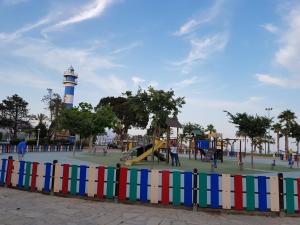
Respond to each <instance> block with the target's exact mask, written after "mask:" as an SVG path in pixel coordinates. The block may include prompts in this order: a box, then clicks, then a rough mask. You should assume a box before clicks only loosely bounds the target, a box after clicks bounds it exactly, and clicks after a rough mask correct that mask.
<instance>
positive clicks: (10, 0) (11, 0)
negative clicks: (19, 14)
mask: <svg viewBox="0 0 300 225" xmlns="http://www.w3.org/2000/svg"><path fill="white" fill-rule="evenodd" d="M28 1H29V0H2V1H1V2H2V3H3V4H4V5H17V4H20V3H24V2H28Z"/></svg>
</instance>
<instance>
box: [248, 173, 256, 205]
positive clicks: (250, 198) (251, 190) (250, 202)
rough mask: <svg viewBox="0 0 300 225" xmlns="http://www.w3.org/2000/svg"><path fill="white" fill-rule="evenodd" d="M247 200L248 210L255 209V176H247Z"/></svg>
mask: <svg viewBox="0 0 300 225" xmlns="http://www.w3.org/2000/svg"><path fill="white" fill-rule="evenodd" d="M246 200H247V207H246V209H247V211H254V210H255V193H254V177H253V176H246Z"/></svg>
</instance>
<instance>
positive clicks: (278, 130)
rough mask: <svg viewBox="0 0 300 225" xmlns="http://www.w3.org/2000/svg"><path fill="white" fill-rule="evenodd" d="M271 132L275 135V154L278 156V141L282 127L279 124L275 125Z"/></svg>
mask: <svg viewBox="0 0 300 225" xmlns="http://www.w3.org/2000/svg"><path fill="white" fill-rule="evenodd" d="M272 130H273V131H274V132H275V133H276V143H277V154H279V140H280V138H281V137H282V127H281V124H280V123H275V124H274V125H273V126H272Z"/></svg>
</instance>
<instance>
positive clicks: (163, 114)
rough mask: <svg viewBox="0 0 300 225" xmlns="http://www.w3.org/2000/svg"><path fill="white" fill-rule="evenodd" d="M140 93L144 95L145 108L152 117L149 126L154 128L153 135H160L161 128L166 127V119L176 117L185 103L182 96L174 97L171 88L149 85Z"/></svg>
mask: <svg viewBox="0 0 300 225" xmlns="http://www.w3.org/2000/svg"><path fill="white" fill-rule="evenodd" d="M141 94H143V95H144V96H145V97H144V98H145V99H146V102H147V103H146V105H147V109H148V112H149V114H150V115H151V119H152V124H151V126H152V127H154V128H155V129H154V135H158V136H160V133H161V129H165V128H166V127H167V125H166V119H167V118H168V117H174V118H177V115H178V113H179V112H180V108H182V106H183V105H184V104H185V100H184V97H177V98H176V97H175V93H174V91H173V90H169V91H164V90H156V89H154V88H153V87H149V88H148V91H147V92H146V91H144V92H143V93H141Z"/></svg>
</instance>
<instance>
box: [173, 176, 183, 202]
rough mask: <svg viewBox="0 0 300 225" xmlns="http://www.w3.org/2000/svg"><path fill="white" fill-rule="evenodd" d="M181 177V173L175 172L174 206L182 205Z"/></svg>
mask: <svg viewBox="0 0 300 225" xmlns="http://www.w3.org/2000/svg"><path fill="white" fill-rule="evenodd" d="M180 176H181V172H179V171H174V172H173V205H180V204H181V191H180V186H181V180H180Z"/></svg>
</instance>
